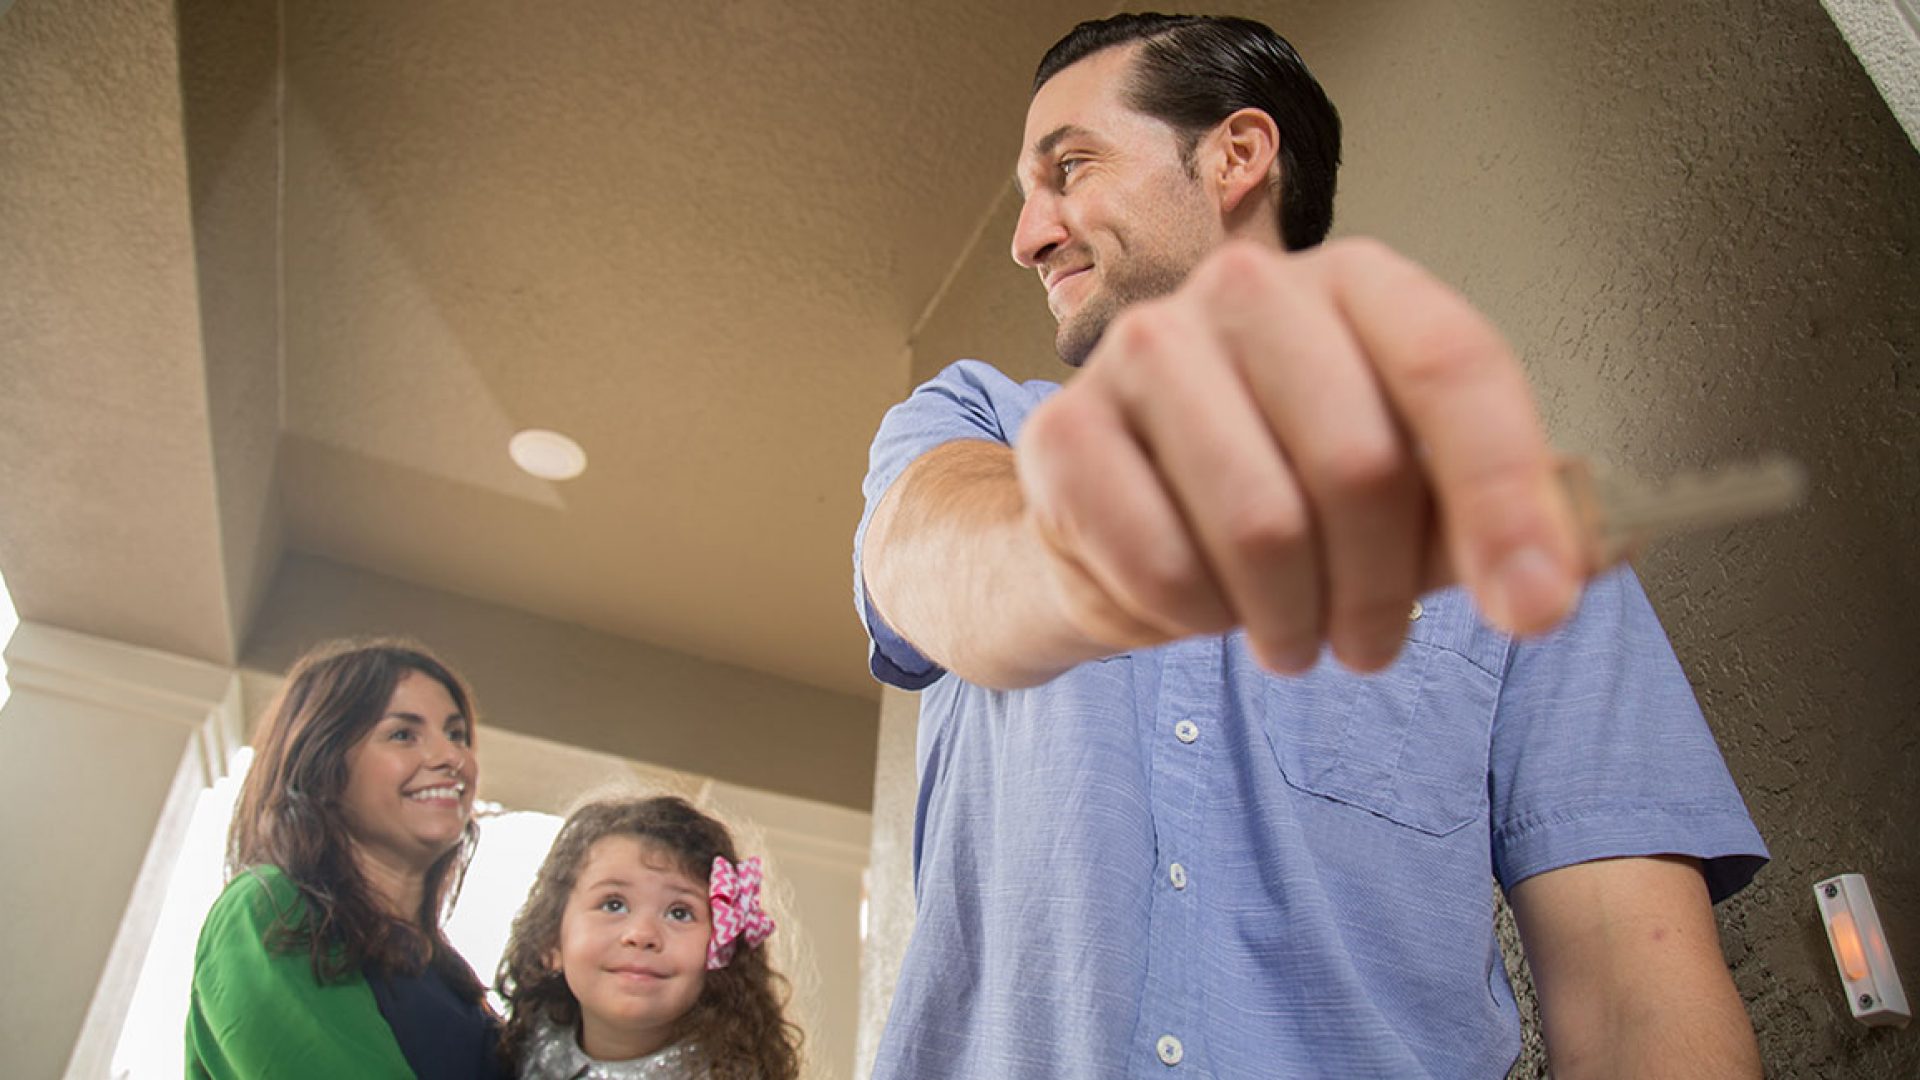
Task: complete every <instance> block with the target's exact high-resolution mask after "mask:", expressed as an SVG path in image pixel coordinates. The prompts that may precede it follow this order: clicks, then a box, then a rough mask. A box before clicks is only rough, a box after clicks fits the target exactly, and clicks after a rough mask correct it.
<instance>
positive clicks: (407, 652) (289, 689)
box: [227, 640, 485, 1004]
mask: <svg viewBox="0 0 1920 1080" xmlns="http://www.w3.org/2000/svg"><path fill="white" fill-rule="evenodd" d="M411 672H419V673H420V674H422V675H425V676H427V677H428V678H431V679H433V680H434V681H435V682H438V683H439V684H440V685H441V686H444V687H446V690H447V693H448V694H449V695H450V696H451V697H452V698H453V703H454V705H455V706H456V707H457V708H458V709H459V710H460V713H461V715H462V716H465V717H466V718H467V723H468V730H469V731H472V730H474V727H475V726H476V724H475V719H474V713H473V698H472V695H471V694H469V693H468V692H467V687H466V684H465V683H463V682H461V681H460V677H459V676H457V675H455V674H454V673H453V671H452V670H451V669H449V668H448V667H447V666H446V665H445V664H442V663H441V662H440V661H439V660H438V659H436V658H435V657H434V656H433V655H432V654H431V653H429V652H427V651H426V650H425V649H424V648H421V647H420V646H419V645H416V644H414V643H412V642H406V641H393V640H378V641H370V642H335V643H332V644H328V645H323V646H321V647H319V648H317V649H314V650H312V651H311V652H308V653H307V654H306V655H305V656H303V657H301V658H300V661H299V662H298V663H296V664H295V665H294V667H293V670H292V671H291V672H289V673H288V674H287V681H286V684H285V685H284V686H282V687H281V690H280V693H279V694H278V695H277V696H276V697H275V698H274V702H273V705H272V706H270V707H269V708H268V710H267V714H266V716H265V717H264V718H263V719H262V720H261V723H260V728H259V730H258V731H257V732H256V733H255V734H254V757H253V766H252V767H251V768H250V769H249V770H248V772H247V778H246V780H245V781H244V782H243V783H242V784H241V787H240V798H239V801H238V803H237V804H236V805H235V806H234V811H233V827H232V829H231V830H230V831H229V832H228V834H227V878H228V880H232V879H233V878H234V877H236V876H238V875H239V874H241V873H243V872H245V871H246V870H247V869H248V868H250V867H257V866H273V867H277V868H278V869H279V870H280V872H281V873H283V874H285V875H286V876H287V877H288V878H289V879H291V880H292V881H293V883H294V885H295V886H297V887H298V888H299V890H300V895H301V896H302V897H303V898H304V899H305V900H306V906H307V910H306V911H304V912H290V913H287V914H286V915H283V916H282V921H281V922H280V923H279V924H277V925H275V926H274V927H273V928H272V929H271V930H270V931H269V932H268V935H267V940H266V941H265V945H266V946H267V947H268V948H269V949H273V950H275V951H278V952H299V951H303V950H304V951H306V952H307V953H308V954H309V955H310V956H311V958H312V962H313V977H314V979H315V981H317V982H320V983H328V982H334V981H337V980H340V979H342V978H344V977H347V976H348V975H350V974H352V973H356V972H359V971H360V970H362V968H363V967H369V966H370V967H372V968H374V969H376V970H379V971H383V972H388V973H392V974H404V975H417V974H419V973H420V972H421V971H423V970H424V969H426V968H427V967H429V966H431V967H432V968H433V969H434V970H435V971H436V972H438V973H439V974H440V975H441V976H442V977H443V978H444V979H445V980H446V981H447V984H448V985H449V986H451V987H453V988H454V990H455V992H456V993H458V994H459V995H460V996H461V997H462V998H464V999H466V1000H467V1001H468V1002H469V1003H474V1004H478V1003H480V1002H481V1001H482V1000H483V998H484V996H485V988H484V987H483V986H482V985H481V984H480V981H479V980H478V979H477V978H475V976H474V974H473V971H472V969H471V968H469V967H468V966H467V964H466V962H465V961H463V960H461V959H460V957H459V954H458V953H456V952H454V950H453V946H452V945H451V944H449V943H448V941H447V938H446V934H445V932H444V931H443V930H442V929H441V921H442V919H443V918H444V917H445V914H446V912H447V911H448V910H449V909H451V908H452V906H453V901H454V899H455V897H456V896H458V894H459V891H460V881H461V879H462V877H463V876H464V875H465V874H466V869H467V862H468V860H470V859H471V858H472V857H473V848H474V844H475V842H476V841H477V840H478V838H479V832H478V830H477V829H476V828H475V826H474V823H473V822H472V821H468V822H467V828H466V834H465V836H464V837H463V838H462V839H461V840H460V842H459V843H457V844H455V845H454V846H453V847H452V848H450V849H449V850H448V851H447V853H446V854H445V855H443V856H441V857H440V858H439V859H437V860H435V862H434V863H433V865H432V866H431V867H430V868H429V869H428V870H427V876H426V887H425V888H424V889H423V890H422V891H421V896H420V910H419V911H417V912H415V913H414V917H413V919H412V920H403V919H397V918H394V917H393V916H392V915H391V914H389V913H388V912H387V911H386V909H385V908H384V907H383V906H382V905H381V904H380V902H379V899H378V897H376V896H375V894H374V892H373V889H372V886H371V885H369V884H368V882H367V879H366V877H365V875H363V874H362V873H361V872H360V868H359V864H358V863H356V862H355V861H354V857H353V850H352V846H351V836H352V833H351V830H350V829H349V828H348V826H347V821H346V818H345V816H344V814H343V813H342V810H341V805H340V799H341V795H342V793H343V792H344V791H345V790H346V786H347V751H348V750H350V749H352V748H353V746H354V745H355V744H356V743H358V742H359V741H360V740H361V738H362V737H364V736H365V735H366V734H367V732H369V731H371V730H372V729H373V726H374V725H375V724H376V723H378V722H379V720H380V717H381V716H382V715H384V714H385V713H386V709H387V703H388V702H389V701H390V700H391V699H392V698H393V691H394V688H395V687H396V686H398V685H400V680H401V679H403V678H405V677H406V676H407V675H408V674H409V673H411Z"/></svg>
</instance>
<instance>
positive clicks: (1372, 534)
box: [862, 241, 1596, 686]
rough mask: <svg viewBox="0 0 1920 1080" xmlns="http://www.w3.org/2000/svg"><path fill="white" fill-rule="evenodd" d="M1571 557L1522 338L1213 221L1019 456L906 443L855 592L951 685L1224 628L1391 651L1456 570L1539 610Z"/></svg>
mask: <svg viewBox="0 0 1920 1080" xmlns="http://www.w3.org/2000/svg"><path fill="white" fill-rule="evenodd" d="M1593 569H1596V568H1591V567H1583V566H1581V565H1580V563H1579V555H1578V548H1577V545H1576V542H1575V537H1574V532H1573V523H1572V521H1571V518H1570V514H1569V512H1568V507H1567V504H1566V502H1565V499H1564V496H1563V495H1562V494H1561V492H1560V489H1559V488H1558V486H1557V482H1556V480H1555V475H1554V461H1553V457H1552V455H1551V453H1550V451H1549V449H1548V447H1547V443H1546V439H1545V436H1544V434H1543V433H1542V430H1541V426H1540V422H1539V416H1538V413H1537V411H1536V410H1535V408H1534V403H1533V398H1532V395H1531V392H1530V391H1529V389H1528V386H1527V382H1526V379H1525V376H1524V374H1523V372H1522V371H1521V368H1520V365H1519V362H1518V360H1517V359H1516V358H1515V357H1514V356H1513V354H1512V352H1511V350H1510V349H1508V347H1507V346H1506V344H1505V342H1504V341H1503V340H1502V339H1501V338H1500V336H1499V334H1498V333H1497V332H1496V331H1494V329H1493V328H1492V327H1491V326H1490V325H1489V324H1488V323H1487V321H1486V320H1485V319H1484V318H1483V317H1482V316H1480V315H1479V314H1478V313H1477V312H1475V311H1474V310H1473V308H1472V307H1471V306H1470V305H1468V304H1467V303H1466V302H1465V301H1464V300H1463V299H1461V298H1460V297H1459V296H1458V295H1457V294H1455V293H1453V292H1452V291H1451V290H1449V289H1447V288H1446V287H1445V286H1443V285H1441V284H1440V283H1439V282H1437V281H1435V280H1434V279H1433V278H1432V277H1430V276H1429V275H1427V274H1426V273H1425V272H1424V271H1422V270H1421V269H1420V268H1418V267H1417V266H1414V265H1413V264H1412V263H1410V262H1408V261H1406V260H1405V259H1402V258H1400V257H1399V256H1398V255H1395V254H1394V253H1392V252H1391V251H1388V250H1387V249H1385V248H1384V247H1381V246H1380V245H1377V244H1372V243H1367V242H1354V241H1347V242H1341V243H1333V244H1327V245H1323V246H1322V247H1319V248H1316V249H1314V250H1312V251H1308V252H1303V253H1299V254H1282V253H1279V252H1275V251H1271V250H1268V249H1265V248H1262V247H1259V246H1257V245H1250V244H1229V245H1227V246H1225V247H1223V248H1221V249H1219V250H1218V251H1216V252H1214V254H1212V255H1211V256H1209V257H1208V258H1207V259H1206V260H1205V261H1204V262H1202V263H1201V264H1200V266H1199V267H1198V268H1196V269H1195V271H1194V272H1193V273H1192V274H1191V275H1189V276H1188V278H1187V280H1186V282H1185V283H1184V284H1183V285H1181V287H1180V288H1179V289H1177V290H1175V291H1174V292H1173V293H1172V294H1170V295H1168V296H1165V297H1161V298H1159V299H1157V300H1152V301H1148V302H1145V303H1141V304H1136V305H1134V306H1133V307H1131V308H1129V309H1128V310H1126V311H1125V312H1123V313H1121V314H1120V315H1119V316H1118V317H1116V318H1115V319H1114V320H1113V322H1112V323H1111V324H1110V325H1109V326H1108V328H1107V330H1106V333H1105V334H1104V336H1103V337H1102V339H1101V342H1100V345H1099V346H1098V347H1097V348H1096V349H1095V350H1094V352H1093V354H1092V355H1091V356H1090V357H1089V359H1088V361H1087V364H1086V367H1085V370H1084V371H1082V372H1081V373H1080V374H1079V375H1078V376H1077V377H1076V378H1075V379H1073V380H1072V381H1071V382H1070V383H1069V384H1068V385H1067V386H1066V387H1064V388H1063V389H1062V390H1061V391H1060V392H1059V393H1057V394H1055V395H1053V396H1052V397H1051V398H1049V399H1048V400H1047V401H1046V402H1045V403H1043V404H1042V405H1040V406H1039V407H1038V408H1036V409H1035V410H1034V412H1033V413H1032V415H1031V416H1029V417H1028V419H1027V421H1026V426H1025V429H1024V430H1023V432H1022V435H1021V438H1020V443H1019V446H1018V447H1017V449H1016V450H1014V451H1008V450H1007V449H1006V448H1004V447H997V446H994V445H992V444H977V445H976V444H960V445H956V446H950V447H946V448H942V449H941V450H939V451H935V452H931V453H928V454H927V455H925V456H924V457H923V459H922V460H920V461H917V462H915V464H914V465H913V466H912V467H910V468H909V469H908V470H907V472H906V473H904V474H903V475H902V477H901V478H900V479H899V480H898V481H896V482H895V483H894V485H893V487H892V488H891V489H890V490H889V491H888V492H887V493H886V495H885V496H884V498H883V500H882V502H881V503H880V505H879V506H877V507H876V509H875V514H874V517H873V519H872V520H871V521H870V523H869V526H868V531H867V535H866V540H865V546H864V548H863V560H862V572H863V573H864V575H865V577H866V582H867V588H868V591H869V594H870V595H871V597H872V599H873V601H874V604H875V606H876V607H877V609H878V611H879V613H880V614H881V616H882V617H883V618H885V619H886V620H887V622H888V624H889V625H890V626H892V627H893V629H894V630H896V631H898V632H899V633H900V634H901V635H902V636H903V637H905V638H906V639H907V640H908V641H910V642H912V643H913V644H914V645H915V646H917V647H918V648H919V649H920V650H921V651H922V652H923V653H925V654H926V655H927V656H928V657H930V658H932V659H934V660H936V661H938V662H939V663H941V664H942V665H943V666H945V667H946V668H948V670H951V671H953V672H955V673H956V674H959V675H960V676H961V677H963V678H966V679H968V680H970V681H975V682H979V683H982V684H983V685H988V686H1016V685H1026V684H1030V683H1034V682H1039V681H1044V680H1045V679H1046V678H1048V677H1050V676H1051V675H1053V674H1055V673H1057V672H1058V671H1061V670H1064V669H1065V668H1066V667H1069V666H1072V665H1073V664H1074V663H1078V662H1080V661H1081V660H1085V659H1088V658H1090V657H1093V656H1099V655H1105V654H1109V653H1112V652H1117V651H1122V650H1126V649H1131V648H1137V647H1143V646H1147V645H1154V644H1159V643H1162V642H1166V641H1172V640H1176V639H1179V638H1184V637H1189V636H1193V635H1197V634H1205V633H1218V632H1220V631H1223V630H1226V629H1229V628H1233V627H1245V628H1246V631H1247V635H1248V641H1249V644H1250V645H1251V647H1252V649H1253V652H1254V654H1255V655H1256V656H1257V657H1259V658H1260V660H1261V662H1262V663H1264V664H1266V665H1267V666H1268V667H1269V668H1271V669H1272V670H1274V671H1279V672H1297V671H1301V670H1304V669H1306V668H1308V667H1310V666H1312V664H1313V663H1314V662H1315V660H1316V659H1317V657H1318V655H1319V651H1320V647H1321V645H1322V644H1323V643H1330V644H1331V645H1332V646H1333V648H1334V651H1335V653H1336V654H1337V655H1338V656H1339V657H1340V659H1341V660H1342V661H1343V662H1344V663H1346V664H1347V665H1348V666H1350V667H1353V668H1355V669H1358V670H1374V669H1377V668H1380V667H1384V666H1385V665H1386V664H1387V663H1389V662H1390V661H1391V660H1392V659H1393V657H1394V656H1395V654H1396V653H1397V652H1398V650H1399V647H1400V644H1401V642H1402V640H1403V637H1404V634H1405V629H1406V610H1407V607H1408V605H1409V604H1410V603H1411V602H1412V600H1413V598H1414V597H1415V596H1417V595H1418V594H1419V593H1421V592H1423V591H1426V590H1427V589H1431V588H1434V587H1436V586H1438V585H1441V584H1446V583H1450V582H1453V581H1459V582H1462V583H1464V584H1465V585H1467V586H1468V588H1470V589H1471V590H1472V592H1473V594H1474V597H1475V599H1476V600H1477V601H1478V602H1479V604H1480V607H1481V610H1482V611H1483V612H1485V613H1486V614H1487V616H1488V617H1489V618H1490V619H1491V620H1492V621H1493V622H1494V623H1495V624H1497V625H1499V626H1501V627H1503V628H1504V629H1507V630H1510V631H1514V632H1518V633H1538V632H1543V631H1545V630H1548V629H1550V628H1552V627H1553V626H1554V625H1556V624H1557V623H1558V622H1559V620H1560V619H1561V618H1563V617H1564V616H1565V615H1566V614H1567V612H1568V611H1569V610H1571V608H1572V606H1573V603H1574V600H1575V598H1576V596H1577V594H1578V583H1579V580H1580V578H1581V577H1582V576H1583V575H1584V574H1585V573H1587V572H1591V571H1592V570H1593Z"/></svg>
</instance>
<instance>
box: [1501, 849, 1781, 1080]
mask: <svg viewBox="0 0 1920 1080" xmlns="http://www.w3.org/2000/svg"><path fill="white" fill-rule="evenodd" d="M1510 900H1511V901H1512V904H1513V913H1514V917H1515V920H1516V922H1517V923H1518V925H1519V928H1520V938H1521V942H1522V943H1523V944H1524V945H1525V947H1526V953H1527V964H1528V966H1529V968H1531V970H1532V972H1533V983H1534V988H1535V990H1536V991H1538V993H1539V997H1540V1014H1541V1022H1542V1025H1543V1027H1544V1033H1545V1036H1546V1043H1547V1057H1548V1061H1549V1063H1550V1065H1551V1066H1552V1071H1553V1075H1554V1076H1555V1077H1558V1078H1561V1080H1581V1078H1583V1077H1644V1078H1662V1077H1674V1078H1676V1080H1678V1078H1688V1080H1695V1078H1698V1080H1713V1078H1734V1077H1740V1078H1750V1077H1758V1076H1760V1075H1761V1072H1760V1053H1759V1049H1758V1048H1757V1046H1756V1045H1755V1043H1754V1037H1753V1024H1752V1022H1751V1021H1750V1020H1749V1019H1748V1017H1747V1011H1746V1007H1745V1005H1744V1004H1743V1003H1742V1002H1741V1000H1740V994H1739V993H1738V991H1736V990H1735V989H1734V986H1733V979H1732V978H1731V977H1730V976H1729V975H1728V973H1727V964H1726V959H1725V958H1724V957H1723V956H1722V955H1721V952H1720V937H1719V932H1718V930H1717V929H1716V927H1715V925H1714V920H1713V909H1712V905H1711V904H1710V903H1709V901H1708V899H1707V885H1706V880H1705V879H1704V878H1703V877H1702V875H1701V872H1700V864H1699V862H1698V861H1696V860H1694V859H1689V858H1680V857H1674V856H1661V857H1655V858H1626V859H1605V860H1600V861H1596V862H1588V863H1580V864H1577V865H1574V866H1569V867H1566V868H1564V869H1560V870H1551V871H1548V872H1546V873H1543V874H1539V875H1536V876H1534V877H1530V878H1528V879H1527V880H1525V881H1523V882H1521V883H1520V884H1519V885H1517V886H1515V887H1514V889H1513V891H1512V894H1511V896H1510Z"/></svg>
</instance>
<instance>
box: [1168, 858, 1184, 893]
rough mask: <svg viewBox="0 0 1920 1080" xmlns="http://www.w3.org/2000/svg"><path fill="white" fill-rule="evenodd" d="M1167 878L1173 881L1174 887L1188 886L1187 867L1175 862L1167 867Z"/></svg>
mask: <svg viewBox="0 0 1920 1080" xmlns="http://www.w3.org/2000/svg"><path fill="white" fill-rule="evenodd" d="M1167 878H1168V880H1170V881H1172V882H1173V887H1174V888H1176V889H1184V888H1186V887H1187V868H1186V867H1184V866H1181V865H1180V864H1179V863H1174V864H1173V865H1172V866H1169V867H1167Z"/></svg>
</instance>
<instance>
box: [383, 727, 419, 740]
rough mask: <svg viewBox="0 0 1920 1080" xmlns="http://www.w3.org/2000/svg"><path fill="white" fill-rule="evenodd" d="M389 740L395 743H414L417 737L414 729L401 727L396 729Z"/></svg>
mask: <svg viewBox="0 0 1920 1080" xmlns="http://www.w3.org/2000/svg"><path fill="white" fill-rule="evenodd" d="M387 738H389V739H392V740H393V741H394V742H412V741H413V740H414V738H415V736H414V734H413V729H412V728H410V727H400V728H394V729H393V733H392V734H390V735H388V736H387Z"/></svg>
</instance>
